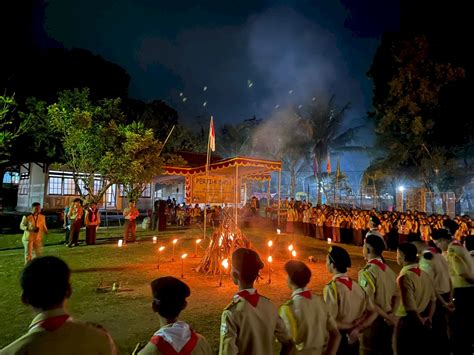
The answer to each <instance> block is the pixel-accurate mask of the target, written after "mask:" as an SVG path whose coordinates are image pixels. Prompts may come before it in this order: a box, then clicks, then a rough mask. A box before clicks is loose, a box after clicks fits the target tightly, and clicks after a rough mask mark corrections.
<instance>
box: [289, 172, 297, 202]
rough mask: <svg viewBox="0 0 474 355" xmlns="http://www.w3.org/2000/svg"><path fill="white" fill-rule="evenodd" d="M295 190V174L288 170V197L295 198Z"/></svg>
mask: <svg viewBox="0 0 474 355" xmlns="http://www.w3.org/2000/svg"><path fill="white" fill-rule="evenodd" d="M295 190H296V173H295V171H294V169H291V170H290V196H291V197H295V192H296V191H295Z"/></svg>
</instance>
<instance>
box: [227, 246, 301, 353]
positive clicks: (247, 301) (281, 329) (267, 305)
mask: <svg viewBox="0 0 474 355" xmlns="http://www.w3.org/2000/svg"><path fill="white" fill-rule="evenodd" d="M262 268H263V263H262V261H261V260H260V257H259V256H258V254H257V253H256V252H255V251H254V250H251V249H245V248H239V249H237V250H236V251H234V253H233V254H232V271H231V275H232V280H233V281H234V283H235V284H236V285H238V286H239V292H238V293H237V294H236V295H235V296H234V299H233V300H232V302H231V303H230V304H229V305H228V306H227V307H226V308H225V309H224V312H223V313H222V321H221V339H220V346H219V354H220V355H227V354H239V355H244V354H245V355H251V354H255V355H257V354H258V355H260V354H262V355H264V354H265V355H266V354H273V345H274V343H275V341H274V339H275V337H276V338H277V339H278V341H280V342H281V343H282V353H288V351H289V350H290V348H291V344H292V343H291V340H290V337H289V335H288V334H287V332H286V328H285V324H284V323H283V320H282V319H281V318H280V316H279V315H278V309H277V308H276V307H275V305H273V303H271V302H270V300H269V299H268V298H266V297H263V296H260V295H259V294H258V293H257V290H256V289H255V288H254V287H253V284H254V282H255V280H256V279H257V277H258V273H259V271H260V269H262Z"/></svg>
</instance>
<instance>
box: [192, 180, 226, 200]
mask: <svg viewBox="0 0 474 355" xmlns="http://www.w3.org/2000/svg"><path fill="white" fill-rule="evenodd" d="M206 190H207V198H206ZM191 200H192V201H193V203H205V202H208V203H234V202H235V179H234V178H231V177H225V176H210V175H208V176H205V175H199V176H193V186H192V198H191ZM206 200H207V201H206Z"/></svg>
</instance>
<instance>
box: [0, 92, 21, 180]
mask: <svg viewBox="0 0 474 355" xmlns="http://www.w3.org/2000/svg"><path fill="white" fill-rule="evenodd" d="M15 106H16V102H15V100H14V98H13V97H11V96H0V164H3V163H5V162H6V159H7V157H9V156H10V154H11V150H10V148H11V147H12V145H13V142H14V140H15V139H16V138H18V137H19V135H20V133H21V128H19V127H16V126H15V124H14V120H13V118H12V109H13V108H14V107H15ZM2 179H3V175H2Z"/></svg>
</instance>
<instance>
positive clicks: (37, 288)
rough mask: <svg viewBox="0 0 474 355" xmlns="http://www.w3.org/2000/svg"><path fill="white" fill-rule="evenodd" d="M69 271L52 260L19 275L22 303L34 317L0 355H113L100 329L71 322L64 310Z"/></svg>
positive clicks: (36, 262)
mask: <svg viewBox="0 0 474 355" xmlns="http://www.w3.org/2000/svg"><path fill="white" fill-rule="evenodd" d="M70 276H71V270H69V267H68V266H67V265H66V263H65V262H64V261H62V260H61V259H59V258H56V257H54V256H44V257H39V258H36V259H33V260H32V261H31V262H30V263H29V264H28V265H26V267H25V269H24V270H23V272H22V274H21V280H20V283H21V288H22V289H23V293H22V295H21V300H22V301H23V303H24V304H26V305H29V306H31V307H32V308H33V310H34V311H35V312H36V313H37V315H36V317H35V318H34V319H33V322H31V325H30V327H29V329H28V332H27V333H26V334H25V335H23V336H22V337H20V338H19V339H17V340H16V341H14V342H13V343H11V344H10V345H8V346H7V347H5V348H3V349H1V350H0V354H2V355H17V354H18V355H20V354H22V355H23V354H28V355H52V354H68V355H83V354H90V355H109V354H110V355H115V354H116V349H115V345H114V342H113V340H112V338H111V337H110V335H109V334H108V333H107V331H106V330H104V329H103V328H102V327H100V326H97V325H92V324H88V323H82V322H78V321H76V320H74V319H72V318H71V317H70V316H69V314H68V312H67V311H66V309H65V305H66V300H67V299H68V298H69V297H70V296H71V293H72V290H71V283H70V280H69V279H70Z"/></svg>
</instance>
